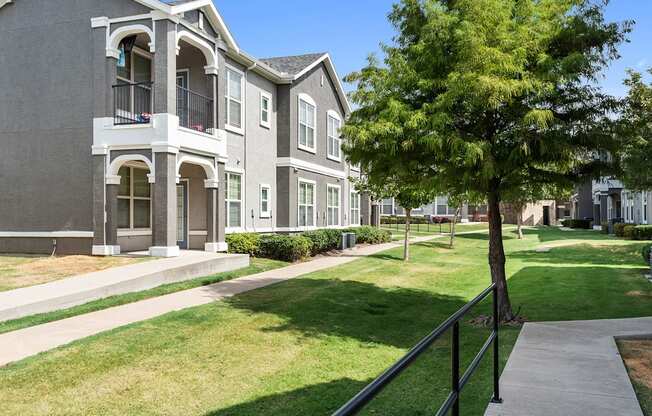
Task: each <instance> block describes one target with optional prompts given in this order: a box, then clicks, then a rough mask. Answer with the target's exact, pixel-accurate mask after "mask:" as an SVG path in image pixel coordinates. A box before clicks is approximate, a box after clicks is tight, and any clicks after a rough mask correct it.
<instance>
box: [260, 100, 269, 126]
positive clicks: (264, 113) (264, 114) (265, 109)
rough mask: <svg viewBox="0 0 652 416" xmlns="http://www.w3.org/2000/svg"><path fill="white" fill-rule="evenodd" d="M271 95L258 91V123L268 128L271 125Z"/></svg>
mask: <svg viewBox="0 0 652 416" xmlns="http://www.w3.org/2000/svg"><path fill="white" fill-rule="evenodd" d="M271 113H272V96H271V95H270V94H268V93H266V92H261V93H260V125H261V126H263V127H267V128H270V127H271V125H272V118H271V117H272V114H271Z"/></svg>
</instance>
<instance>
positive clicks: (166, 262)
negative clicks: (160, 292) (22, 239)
mask: <svg viewBox="0 0 652 416" xmlns="http://www.w3.org/2000/svg"><path fill="white" fill-rule="evenodd" d="M248 265H249V256H247V255H242V254H215V253H207V252H203V251H185V250H184V251H182V252H181V255H180V256H179V257H174V258H167V259H157V260H151V261H147V262H142V263H136V264H130V265H127V266H121V267H113V268H110V269H106V270H101V271H98V272H93V273H87V274H83V275H79V276H74V277H69V278H66V279H62V280H57V281H54V282H50V283H45V284H42V285H37V286H30V287H24V288H20V289H15V290H9V291H6V292H0V322H2V321H8V320H10V319H17V318H21V317H24V316H30V315H35V314H39V313H47V312H52V311H56V310H61V309H67V308H70V307H73V306H76V305H81V304H84V303H88V302H91V301H94V300H97V299H103V298H107V297H110V296H115V295H121V294H124V293H129V292H140V291H143V290H147V289H152V288H155V287H157V286H161V285H164V284H169V283H176V282H181V281H185V280H190V279H194V278H197V277H202V276H209V275H212V274H216V273H222V272H228V271H231V270H236V269H241V268H243V267H247V266H248Z"/></svg>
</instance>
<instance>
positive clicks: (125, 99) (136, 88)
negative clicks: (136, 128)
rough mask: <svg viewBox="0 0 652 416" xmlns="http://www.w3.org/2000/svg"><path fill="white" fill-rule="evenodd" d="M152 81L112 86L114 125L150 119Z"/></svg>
mask: <svg viewBox="0 0 652 416" xmlns="http://www.w3.org/2000/svg"><path fill="white" fill-rule="evenodd" d="M153 85H154V84H153V83H152V82H137V83H124V84H117V85H114V86H113V122H114V124H116V125H124V124H147V123H149V122H150V121H151V120H152V112H153V111H152V104H153V102H154V99H153V98H154V92H153V91H154V89H153V88H152V86H153Z"/></svg>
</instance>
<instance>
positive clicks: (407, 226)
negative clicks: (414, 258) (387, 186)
mask: <svg viewBox="0 0 652 416" xmlns="http://www.w3.org/2000/svg"><path fill="white" fill-rule="evenodd" d="M411 213H412V210H411V209H407V208H406V209H405V243H404V245H403V261H408V260H410V214H411Z"/></svg>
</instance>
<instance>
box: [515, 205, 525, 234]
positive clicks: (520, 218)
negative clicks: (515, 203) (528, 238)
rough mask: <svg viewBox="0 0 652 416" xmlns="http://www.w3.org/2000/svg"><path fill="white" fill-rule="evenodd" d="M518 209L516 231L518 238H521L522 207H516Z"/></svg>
mask: <svg viewBox="0 0 652 416" xmlns="http://www.w3.org/2000/svg"><path fill="white" fill-rule="evenodd" d="M517 209H518V211H517V212H516V231H517V233H518V239H519V240H522V239H523V207H517Z"/></svg>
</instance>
